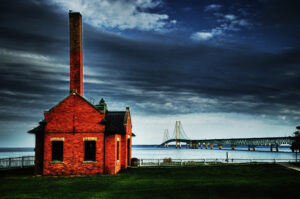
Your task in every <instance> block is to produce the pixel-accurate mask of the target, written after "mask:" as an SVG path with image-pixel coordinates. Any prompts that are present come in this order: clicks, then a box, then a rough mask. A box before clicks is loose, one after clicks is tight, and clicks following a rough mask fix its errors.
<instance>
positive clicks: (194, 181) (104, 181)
mask: <svg viewBox="0 0 300 199" xmlns="http://www.w3.org/2000/svg"><path fill="white" fill-rule="evenodd" d="M299 185H300V172H297V171H294V170H288V169H286V168H284V167H281V166H278V165H274V164H264V165H217V166H199V167H182V168H130V169H128V170H127V171H123V172H121V173H119V174H117V175H115V176H109V175H102V176H82V177H80V176H79V177H45V176H33V175H31V170H27V171H21V172H10V173H8V172H3V171H2V172H1V173H0V198H72V199H75V198H109V199H113V198H118V199H120V198H127V199H134V198H149V199H154V198H170V199H174V198H182V199H189V198H193V199H196V198H231V199H234V198H251V199H253V198H283V199H286V198H299V196H300V186H299Z"/></svg>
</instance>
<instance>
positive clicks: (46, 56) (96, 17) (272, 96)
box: [0, 0, 300, 147]
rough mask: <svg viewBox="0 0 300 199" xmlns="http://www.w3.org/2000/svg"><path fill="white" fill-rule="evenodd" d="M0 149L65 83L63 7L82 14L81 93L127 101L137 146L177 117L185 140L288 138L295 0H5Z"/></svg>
mask: <svg viewBox="0 0 300 199" xmlns="http://www.w3.org/2000/svg"><path fill="white" fill-rule="evenodd" d="M0 4H1V7H0V82H1V83H0V92H1V95H0V105H1V109H0V129H1V131H0V136H1V137H0V138H1V139H0V147H1V146H3V147H4V146H5V147H8V146H34V136H33V135H30V134H27V133H26V132H27V131H28V130H30V129H31V128H33V127H35V126H36V125H37V123H38V121H40V120H42V119H43V111H44V110H48V109H50V108H51V107H53V106H54V105H56V103H58V102H59V101H60V100H61V99H63V98H64V97H65V96H66V95H68V89H69V38H68V34H69V33H68V27H69V26H68V12H69V10H73V11H79V12H81V13H82V16H83V22H84V24H83V47H84V48H83V54H84V66H83V67H84V96H85V97H86V99H88V100H89V99H91V97H92V98H93V99H94V100H95V103H97V102H98V101H99V100H100V99H101V98H102V97H103V98H104V99H105V100H106V102H107V104H108V109H109V110H125V107H126V106H130V109H131V114H132V123H133V132H134V133H135V134H136V135H137V137H136V138H135V139H134V144H158V143H160V142H161V140H162V138H163V133H164V130H165V128H168V129H169V132H171V133H170V134H172V132H173V128H174V125H175V121H176V120H181V121H182V124H183V126H184V129H185V132H186V133H187V134H188V136H189V137H191V138H228V137H258V136H259V137H264V136H286V135H292V133H293V132H294V131H295V126H297V125H299V121H300V110H299V105H300V92H299V90H300V78H299V74H300V51H299V46H300V42H299V41H300V40H299V36H298V35H300V27H299V26H300V25H299V19H300V16H299V15H300V14H299V12H298V11H299V9H300V8H299V5H298V3H297V1H293V0H287V1H279V0H272V1H269V0H256V1H255V0H252V1H246V0H245V1H234V0H230V1H226V0H222V1H221V0H207V1H191V0H186V1H171V0H170V1H167V0H158V1H156V0H110V1H108V0H97V1H96V0H89V1H79V0H73V1H67V0H44V1H39V0H28V1H7V0H0Z"/></svg>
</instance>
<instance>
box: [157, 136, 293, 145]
mask: <svg viewBox="0 0 300 199" xmlns="http://www.w3.org/2000/svg"><path fill="white" fill-rule="evenodd" d="M293 140H294V137H259V138H224V139H195V140H193V139H169V140H167V141H165V142H163V143H162V144H161V145H162V146H163V145H165V144H169V143H171V142H176V141H177V142H182V143H186V144H190V143H198V144H218V145H253V146H267V145H281V144H292V142H293Z"/></svg>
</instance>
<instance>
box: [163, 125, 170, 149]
mask: <svg viewBox="0 0 300 199" xmlns="http://www.w3.org/2000/svg"><path fill="white" fill-rule="evenodd" d="M168 140H169V131H168V129H165V132H164V138H163V142H165V141H168ZM164 147H165V148H168V143H165V145H164Z"/></svg>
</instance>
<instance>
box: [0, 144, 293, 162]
mask: <svg viewBox="0 0 300 199" xmlns="http://www.w3.org/2000/svg"><path fill="white" fill-rule="evenodd" d="M255 150H256V151H248V147H247V146H238V147H237V149H236V150H231V148H230V146H223V149H222V150H219V149H218V148H214V149H213V150H211V149H210V148H209V149H200V148H199V149H187V148H185V146H183V147H182V148H181V149H176V148H175V147H174V146H170V147H169V148H159V147H158V146H155V145H151V146H149V145H134V146H133V147H132V157H136V158H139V159H164V158H172V159H225V158H226V155H227V154H226V153H227V152H228V158H229V159H295V158H296V154H295V153H292V152H291V149H290V148H289V147H288V146H285V147H280V148H279V152H270V147H264V146H257V147H256V149H255ZM273 150H274V151H275V149H273ZM21 156H34V149H33V148H0V158H7V157H21Z"/></svg>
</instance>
